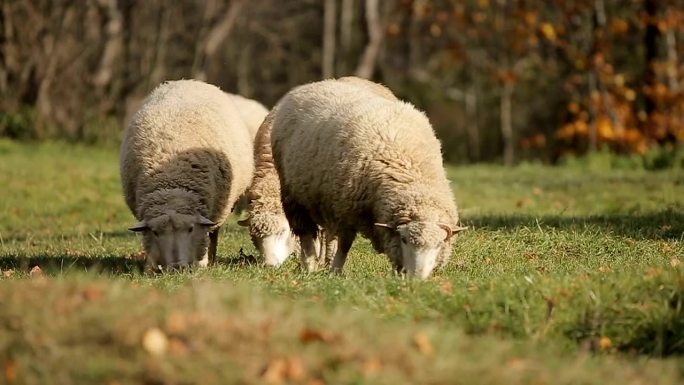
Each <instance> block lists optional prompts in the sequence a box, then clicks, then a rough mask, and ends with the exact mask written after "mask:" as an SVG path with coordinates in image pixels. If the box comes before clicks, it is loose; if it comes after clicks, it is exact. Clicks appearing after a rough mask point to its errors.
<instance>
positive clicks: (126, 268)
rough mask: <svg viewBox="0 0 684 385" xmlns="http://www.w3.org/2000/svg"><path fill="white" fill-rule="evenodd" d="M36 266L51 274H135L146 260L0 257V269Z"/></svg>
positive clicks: (19, 269)
mask: <svg viewBox="0 0 684 385" xmlns="http://www.w3.org/2000/svg"><path fill="white" fill-rule="evenodd" d="M34 266H40V269H41V270H42V271H43V272H45V273H47V274H50V275H57V274H64V273H68V272H73V271H86V272H93V273H97V274H111V275H118V274H134V273H142V272H143V267H144V261H141V260H135V259H128V258H122V257H102V258H93V257H73V256H59V255H54V256H41V257H15V256H9V257H0V269H2V270H7V269H15V270H18V271H29V270H30V269H31V268H33V267H34Z"/></svg>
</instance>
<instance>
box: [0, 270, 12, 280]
mask: <svg viewBox="0 0 684 385" xmlns="http://www.w3.org/2000/svg"><path fill="white" fill-rule="evenodd" d="M13 275H14V269H9V270H5V271H3V272H2V276H3V277H5V278H11V277H12V276H13Z"/></svg>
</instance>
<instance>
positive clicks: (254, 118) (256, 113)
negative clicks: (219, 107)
mask: <svg viewBox="0 0 684 385" xmlns="http://www.w3.org/2000/svg"><path fill="white" fill-rule="evenodd" d="M227 95H228V97H229V98H230V100H231V101H232V102H233V104H234V105H235V107H236V108H237V110H238V112H239V113H240V116H241V117H242V120H243V121H244V122H245V125H246V126H247V129H249V132H250V133H251V134H252V138H254V137H255V136H256V133H257V130H258V129H259V126H261V122H263V121H264V118H265V117H266V115H267V114H268V109H267V108H266V107H264V105H263V104H261V103H259V102H257V101H256V100H252V99H247V98H245V97H244V96H240V95H235V94H227Z"/></svg>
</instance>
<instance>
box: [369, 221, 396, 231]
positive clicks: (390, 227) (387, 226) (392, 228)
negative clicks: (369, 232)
mask: <svg viewBox="0 0 684 385" xmlns="http://www.w3.org/2000/svg"><path fill="white" fill-rule="evenodd" d="M373 225H374V226H377V227H384V228H386V229H390V230H395V229H396V228H395V227H394V226H391V225H388V224H387V223H373Z"/></svg>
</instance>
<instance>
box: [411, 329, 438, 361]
mask: <svg viewBox="0 0 684 385" xmlns="http://www.w3.org/2000/svg"><path fill="white" fill-rule="evenodd" d="M413 343H414V344H415V345H416V348H417V349H418V351H419V352H420V353H421V354H423V355H426V356H429V355H431V354H432V352H433V350H434V349H433V348H432V343H431V342H430V338H429V337H428V336H427V334H425V333H424V332H418V333H416V334H415V335H414V336H413Z"/></svg>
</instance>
